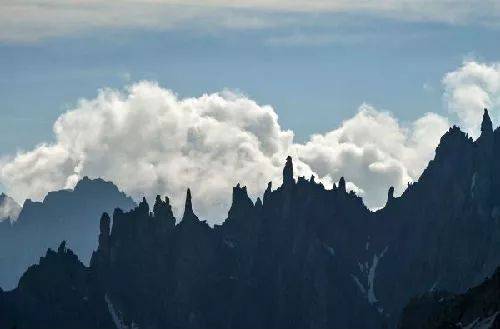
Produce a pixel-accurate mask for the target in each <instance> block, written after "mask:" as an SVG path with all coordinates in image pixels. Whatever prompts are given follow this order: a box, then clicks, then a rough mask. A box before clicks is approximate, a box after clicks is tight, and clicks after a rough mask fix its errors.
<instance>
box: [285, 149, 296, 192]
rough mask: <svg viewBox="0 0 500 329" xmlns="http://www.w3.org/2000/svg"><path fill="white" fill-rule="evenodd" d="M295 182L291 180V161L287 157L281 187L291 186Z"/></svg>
mask: <svg viewBox="0 0 500 329" xmlns="http://www.w3.org/2000/svg"><path fill="white" fill-rule="evenodd" d="M294 183H295V181H294V180H293V161H292V157H291V156H288V157H287V158H286V164H285V167H284V168H283V186H287V185H292V184H294Z"/></svg>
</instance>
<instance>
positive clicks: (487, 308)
mask: <svg viewBox="0 0 500 329" xmlns="http://www.w3.org/2000/svg"><path fill="white" fill-rule="evenodd" d="M414 328H415V329H417V328H418V329H447V328H449V329H460V328H469V329H497V328H500V268H499V269H498V270H497V271H496V272H495V274H494V275H493V276H492V277H491V278H488V279H487V280H485V281H484V282H483V283H482V284H481V285H479V286H477V287H474V288H472V289H469V290H468V291H467V292H466V293H464V294H451V293H447V292H442V291H434V292H428V293H425V294H423V295H421V296H419V297H415V298H413V299H412V300H411V301H410V303H409V304H408V305H407V306H406V307H405V309H404V311H403V315H402V317H401V321H400V323H399V329H414Z"/></svg>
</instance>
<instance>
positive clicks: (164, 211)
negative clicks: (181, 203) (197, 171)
mask: <svg viewBox="0 0 500 329" xmlns="http://www.w3.org/2000/svg"><path fill="white" fill-rule="evenodd" d="M153 214H154V217H155V218H156V219H158V220H174V214H173V213H172V206H170V200H169V199H168V197H165V201H163V200H162V199H161V197H160V196H159V195H157V196H156V200H155V204H154V206H153ZM174 221H175V220H174Z"/></svg>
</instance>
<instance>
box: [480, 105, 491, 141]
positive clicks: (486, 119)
mask: <svg viewBox="0 0 500 329" xmlns="http://www.w3.org/2000/svg"><path fill="white" fill-rule="evenodd" d="M492 133H493V123H492V122H491V119H490V115H489V114H488V109H484V113H483V121H482V122H481V136H483V135H491V134H492Z"/></svg>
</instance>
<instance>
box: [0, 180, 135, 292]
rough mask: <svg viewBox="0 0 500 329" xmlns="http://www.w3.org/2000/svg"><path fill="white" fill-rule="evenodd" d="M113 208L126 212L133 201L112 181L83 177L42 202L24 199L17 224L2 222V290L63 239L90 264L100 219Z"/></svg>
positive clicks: (0, 255)
mask: <svg viewBox="0 0 500 329" xmlns="http://www.w3.org/2000/svg"><path fill="white" fill-rule="evenodd" d="M116 207H119V208H122V209H127V210H128V209H130V208H132V207H134V202H133V200H132V199H131V198H129V197H127V196H126V195H125V194H123V193H122V192H120V191H119V190H118V188H117V187H116V186H115V185H113V184H112V183H110V182H105V181H103V180H102V179H95V180H93V179H89V178H87V177H85V178H83V179H82V180H81V181H80V182H79V183H78V184H77V185H76V186H75V188H74V189H73V190H62V191H57V192H50V193H48V194H47V196H46V197H45V199H44V200H43V201H42V202H32V201H31V200H27V201H26V202H25V203H24V205H23V208H22V210H21V212H20V214H19V217H18V219H17V220H16V221H15V222H13V223H12V224H10V223H7V222H5V223H3V222H2V223H0V237H3V238H2V239H1V240H0V286H1V287H2V288H3V289H12V288H14V287H15V286H16V284H17V282H18V280H19V278H20V277H21V274H22V273H23V272H24V271H25V270H26V268H27V267H28V266H29V265H31V264H33V263H35V262H36V261H37V260H38V258H39V257H40V256H41V255H42V254H43V253H44V252H45V251H46V250H47V248H55V247H57V246H58V244H59V243H60V242H61V241H62V240H67V241H68V243H69V245H70V246H71V248H72V249H73V250H74V251H75V252H76V253H77V254H78V255H79V256H80V258H81V259H82V260H83V261H84V263H86V264H88V263H89V260H90V256H91V254H92V251H93V250H95V249H96V247H97V235H98V233H99V221H98V218H99V216H100V215H101V214H102V212H103V211H112V210H113V209H114V208H116Z"/></svg>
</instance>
